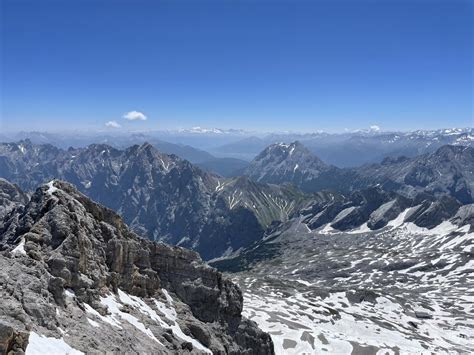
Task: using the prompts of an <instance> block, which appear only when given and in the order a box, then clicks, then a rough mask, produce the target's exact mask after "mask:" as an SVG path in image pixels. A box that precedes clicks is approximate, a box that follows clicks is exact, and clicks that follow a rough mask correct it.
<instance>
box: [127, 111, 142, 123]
mask: <svg viewBox="0 0 474 355" xmlns="http://www.w3.org/2000/svg"><path fill="white" fill-rule="evenodd" d="M123 118H125V119H126V120H129V121H145V120H146V116H145V115H144V114H143V113H142V112H140V111H130V112H127V113H126V114H124V115H123Z"/></svg>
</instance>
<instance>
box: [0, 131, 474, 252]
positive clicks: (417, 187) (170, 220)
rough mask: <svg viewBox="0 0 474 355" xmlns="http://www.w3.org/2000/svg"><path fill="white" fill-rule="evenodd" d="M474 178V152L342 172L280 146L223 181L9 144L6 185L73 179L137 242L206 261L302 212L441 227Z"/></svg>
mask: <svg viewBox="0 0 474 355" xmlns="http://www.w3.org/2000/svg"><path fill="white" fill-rule="evenodd" d="M473 171H474V148H472V147H466V146H443V147H441V148H439V149H438V150H436V151H435V152H433V153H427V154H424V155H420V156H417V157H414V158H406V157H399V158H386V159H385V160H384V161H383V162H382V163H380V164H371V165H364V166H361V167H357V168H345V169H341V168H337V167H335V166H331V165H328V164H325V163H324V162H323V161H322V160H321V159H319V158H318V157H316V156H315V155H314V154H313V153H312V152H311V151H310V150H309V149H307V148H305V147H304V146H303V145H302V144H301V143H299V142H294V143H291V144H282V143H278V144H274V145H271V146H269V147H267V148H266V149H265V150H264V151H263V152H261V154H259V155H258V156H257V157H256V158H255V159H254V160H253V161H252V162H251V163H250V165H249V166H248V167H247V168H245V169H244V170H243V172H244V174H245V175H246V176H241V177H233V178H223V177H220V176H217V175H215V174H213V173H209V172H206V171H204V170H201V169H200V168H198V167H196V166H194V165H193V164H191V163H190V162H188V161H186V160H183V159H181V158H179V157H177V156H176V155H167V154H163V153H161V152H159V151H158V150H157V149H156V148H155V147H154V146H153V145H152V144H149V143H145V144H142V145H134V146H131V147H129V148H127V149H125V150H121V149H116V148H113V147H111V146H109V145H105V144H92V145H90V146H88V147H86V148H69V149H67V150H63V149H60V148H57V147H54V146H52V145H48V144H42V145H36V144H33V143H32V142H31V141H28V140H25V141H19V142H16V143H4V144H0V177H3V178H5V179H7V180H9V181H10V182H13V183H16V184H18V186H19V187H20V188H21V189H23V190H24V191H27V192H29V191H32V190H34V189H35V188H36V187H37V186H38V185H40V184H43V183H45V182H47V181H50V180H52V179H56V178H58V179H63V180H66V181H69V182H71V183H73V184H74V185H75V186H77V188H78V189H79V190H80V191H81V192H83V193H85V194H86V195H88V196H89V197H91V198H93V199H95V200H96V201H98V202H100V203H102V204H104V205H105V206H107V207H109V208H112V209H113V210H115V211H117V212H118V213H119V214H120V215H121V216H122V217H123V218H124V220H125V222H126V223H127V224H129V225H130V227H131V228H132V229H133V230H134V231H135V232H137V233H138V234H140V235H142V236H145V237H147V238H149V239H151V240H157V241H164V242H167V243H170V244H174V245H180V246H184V247H187V248H191V249H193V250H196V251H198V252H199V253H200V254H201V256H202V257H203V258H204V259H206V260H209V259H215V258H221V257H223V256H229V255H233V254H236V253H238V251H239V250H244V249H245V248H247V247H249V246H250V245H252V244H253V243H254V242H256V241H258V240H260V239H261V238H262V237H263V236H264V234H265V233H266V232H267V231H268V228H270V229H271V228H274V226H276V225H278V224H280V223H285V222H286V221H288V220H289V219H291V218H294V217H295V216H298V215H301V214H302V213H303V212H302V211H313V212H311V213H312V214H313V216H312V217H311V222H308V226H310V228H317V227H320V226H322V224H324V223H331V228H336V229H339V230H346V229H350V228H354V227H358V226H361V225H363V224H364V223H367V226H368V227H369V228H375V229H378V228H380V227H383V226H384V225H386V223H388V221H389V220H390V218H392V217H393V216H394V215H396V214H397V213H399V212H400V211H401V210H403V209H404V208H408V207H415V206H417V205H419V204H421V206H422V207H420V208H419V209H418V210H417V211H418V212H417V213H418V215H419V216H418V215H417V216H418V217H415V215H413V216H412V218H413V221H414V222H415V223H417V225H419V226H428V227H432V226H434V224H433V223H440V221H443V220H446V219H447V218H451V217H453V216H454V214H455V213H456V211H457V210H458V209H459V207H460V206H461V205H462V204H469V203H472V202H474V194H473V191H474V176H473V173H472V172H473ZM10 190H11V188H10ZM324 191H326V192H324ZM305 192H306V193H305ZM315 193H316V194H315ZM10 194H11V193H10ZM18 194H21V193H20V192H19V193H17V195H18ZM321 194H322V195H321ZM18 196H20V195H18ZM315 196H316V197H315ZM321 196H326V198H331V201H326V200H324V199H323V200H320V199H321ZM315 198H316V199H319V200H320V201H319V202H318V203H316V204H315V203H313V201H314V199H315ZM4 210H5V211H7V210H8V207H5V208H4ZM425 210H426V211H425ZM4 213H6V212H4ZM430 213H431V214H430Z"/></svg>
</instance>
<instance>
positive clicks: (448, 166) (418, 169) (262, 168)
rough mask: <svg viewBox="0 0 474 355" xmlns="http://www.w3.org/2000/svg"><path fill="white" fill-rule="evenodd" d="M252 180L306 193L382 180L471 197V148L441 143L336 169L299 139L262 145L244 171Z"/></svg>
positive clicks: (395, 187)
mask: <svg viewBox="0 0 474 355" xmlns="http://www.w3.org/2000/svg"><path fill="white" fill-rule="evenodd" d="M244 173H245V174H246V175H247V176H249V177H250V178H251V179H253V180H255V181H260V182H268V183H276V184H282V183H286V182H290V183H293V184H294V185H295V186H297V187H299V188H301V189H302V190H304V191H307V192H316V191H320V190H324V189H328V190H334V191H338V192H350V191H355V190H358V189H364V188H367V187H370V186H375V185H381V186H382V187H383V188H384V189H386V190H389V191H397V192H399V193H402V194H404V195H406V196H408V197H412V196H413V195H414V194H416V193H418V192H421V191H424V192H429V193H433V194H449V195H451V196H453V197H455V198H456V199H458V200H459V201H460V202H462V203H472V202H473V201H474V148H473V147H471V146H461V145H457V146H454V145H446V146H442V147H440V148H438V149H437V150H436V151H434V152H432V153H425V154H423V155H420V156H416V157H413V158H407V157H404V156H402V157H397V158H390V157H389V158H385V159H384V160H383V161H382V162H381V163H380V164H371V165H363V166H360V167H356V168H345V169H340V168H336V167H334V166H330V165H327V164H325V163H323V162H322V161H321V160H320V159H319V158H318V157H316V156H315V155H314V154H313V153H311V152H310V151H309V150H308V149H306V148H305V147H304V146H303V145H302V144H301V143H299V142H294V143H292V144H283V143H277V144H273V145H271V146H269V147H268V148H266V149H265V150H264V151H263V152H262V153H261V154H259V155H258V156H257V157H256V158H255V159H254V160H253V161H252V162H251V163H250V165H249V166H248V167H247V168H246V170H245V172H244Z"/></svg>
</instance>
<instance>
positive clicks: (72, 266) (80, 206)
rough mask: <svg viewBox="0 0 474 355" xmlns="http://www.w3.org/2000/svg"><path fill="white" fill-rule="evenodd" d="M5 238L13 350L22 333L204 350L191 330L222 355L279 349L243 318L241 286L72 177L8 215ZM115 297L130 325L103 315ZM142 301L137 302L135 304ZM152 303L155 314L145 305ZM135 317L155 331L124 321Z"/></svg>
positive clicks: (4, 280) (6, 317)
mask: <svg viewBox="0 0 474 355" xmlns="http://www.w3.org/2000/svg"><path fill="white" fill-rule="evenodd" d="M0 243H1V244H0V248H1V252H0V264H1V265H0V283H1V284H2V285H4V288H2V290H1V291H0V295H1V296H0V297H1V298H2V304H1V305H0V321H1V322H0V325H1V327H0V333H1V334H2V336H1V337H0V346H3V348H4V349H11V348H12V346H13V345H12V344H23V345H20V348H22V347H24V346H25V342H22V341H21V339H23V338H22V336H23V335H22V334H24V333H26V334H27V333H28V332H30V331H31V332H35V333H37V334H42V335H45V336H48V337H54V338H60V337H61V336H62V337H63V338H64V339H65V340H66V341H67V343H68V344H69V345H71V346H72V347H73V348H75V349H78V350H80V351H115V350H120V351H139V352H156V351H161V352H164V353H167V352H170V353H175V352H176V351H177V350H178V349H179V352H184V353H186V352H189V351H195V352H196V351H197V352H199V351H201V352H202V349H199V348H198V347H196V345H195V344H194V347H193V343H190V342H189V341H187V340H186V339H185V337H186V336H188V337H190V338H192V339H197V341H198V342H199V343H200V344H201V346H203V347H205V348H207V349H210V350H211V351H213V352H214V353H222V354H224V353H235V354H237V353H249V354H250V353H260V354H272V353H273V346H272V342H271V340H270V338H269V336H268V335H267V334H266V333H263V332H262V331H260V330H259V329H258V328H257V326H256V325H255V323H253V322H250V321H248V320H247V319H245V318H243V317H242V316H241V311H242V294H241V291H240V290H239V288H238V287H237V286H236V285H235V284H233V283H232V282H231V281H230V280H228V279H226V278H225V277H223V276H222V275H221V274H220V273H219V272H217V271H216V270H215V269H213V268H210V267H208V266H206V265H205V264H203V263H202V262H201V259H200V258H199V256H198V254H196V253H195V252H192V251H189V250H186V249H182V248H179V247H171V246H168V245H165V244H160V243H156V242H152V241H149V240H145V239H142V238H140V237H138V236H137V235H136V234H134V233H133V232H131V231H130V230H129V229H128V227H127V226H126V225H125V224H124V223H123V221H122V220H121V218H120V217H119V216H118V215H117V214H116V213H114V212H113V211H112V210H110V209H107V208H105V207H102V206H101V205H99V204H96V203H95V202H93V201H91V200H90V199H88V198H87V197H86V196H84V195H82V194H81V193H79V192H78V191H77V190H76V189H75V188H74V187H73V186H72V185H70V184H68V183H64V182H60V181H54V182H51V183H50V184H49V185H47V186H43V187H41V188H39V189H38V190H37V191H36V192H35V193H34V194H33V196H32V198H31V200H30V201H29V202H28V204H27V205H26V206H25V207H24V210H23V209H18V210H15V211H13V212H12V213H11V214H10V215H9V216H8V218H7V219H6V220H5V221H4V225H3V227H2V229H0ZM168 294H170V295H172V297H171V298H172V300H169V299H168V296H167V295H168ZM124 295H127V296H124ZM107 297H109V298H108V299H109V300H115V301H117V302H119V303H120V306H121V307H122V308H120V311H121V312H122V311H123V312H125V313H123V314H125V315H123V314H122V313H120V314H122V315H121V316H120V317H121V318H120V317H118V316H116V317H117V318H118V321H120V322H119V326H120V327H121V328H120V329H119V328H118V327H117V326H113V325H110V324H108V323H107V322H104V319H103V318H101V317H109V318H107V319H109V322H110V321H111V318H110V317H112V316H113V312H114V311H113V309H112V308H110V305H107V302H106V301H105V300H106V299H107ZM127 297H128V298H127ZM133 297H136V298H133ZM132 298H133V300H134V301H133V302H135V303H133V302H132V301H127V300H129V299H132ZM164 299H165V300H166V301H163V300H164ZM157 300H158V301H159V302H164V303H166V302H168V303H166V304H167V306H168V307H171V304H173V307H174V311H173V312H175V314H176V315H177V316H176V317H177V320H176V322H175V323H176V324H178V326H179V327H180V328H181V329H182V332H183V333H184V334H185V336H184V338H183V336H181V337H180V336H179V334H178V333H177V332H176V331H170V328H169V327H168V326H167V325H166V323H161V321H158V320H157V319H156V318H157V317H158V316H160V315H161V316H162V314H166V312H163V310H162V309H160V308H159V307H158V308H157V306H156V301H157ZM115 301H114V302H115ZM127 302H128V303H127ZM130 302H132V303H130ZM140 302H143V304H145V306H143V305H141V306H138V304H142V303H140ZM146 305H148V307H151V308H150V309H151V311H150V310H148V311H143V309H145V308H146ZM91 310H92V311H91ZM140 310H141V311H140ZM94 312H95V313H94ZM111 312H112V315H111V314H110V313H111ZM153 312H157V313H154V314H155V315H156V314H158V316H155V318H153V316H150V314H152V313H153ZM160 312H161V313H160ZM169 312H171V311H169ZM91 314H92V315H91ZM94 314H95V315H94ZM117 314H118V313H117ZM127 315H128V316H127ZM129 316H132V317H135V318H136V319H138V320H139V321H140V322H141V323H143V324H144V328H145V329H147V330H148V331H149V332H150V333H148V335H144V331H143V329H141V328H139V327H138V328H137V327H133V326H131V324H132V323H133V322H132V323H130V321H128V322H127V321H124V320H123V319H125V318H124V317H129ZM87 317H89V319H90V320H92V322H90V321H88V318H87ZM117 318H116V320H117ZM122 318H123V319H122ZM162 318H163V319H166V318H165V317H163V316H162ZM94 322H95V324H96V325H97V324H99V326H100V328H99V329H100V330H99V332H100V333H101V334H100V335H98V336H95V337H94V336H92V337H88V335H89V334H94V333H97V330H96V329H94V328H95V326H94V325H92V324H93V323H94ZM168 323H170V320H169V319H168ZM140 329H141V330H142V331H140ZM123 330H125V331H126V336H124V333H123ZM64 331H65V332H66V333H63V332H64ZM4 334H6V335H4ZM12 334H13V335H12ZM14 334H19V335H18V336H15V335H14ZM17 338H18V339H19V340H18V339H17ZM15 339H17V340H15ZM188 340H189V339H188Z"/></svg>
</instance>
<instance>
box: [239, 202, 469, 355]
mask: <svg viewBox="0 0 474 355" xmlns="http://www.w3.org/2000/svg"><path fill="white" fill-rule="evenodd" d="M408 212H409V211H404V212H402V213H401V214H400V216H397V218H395V219H393V220H392V221H391V223H390V225H388V226H386V227H384V228H383V229H380V230H377V231H370V230H367V229H366V228H357V229H354V230H352V231H347V232H340V231H337V230H334V229H331V228H320V229H318V230H314V231H311V230H310V229H309V228H308V227H307V225H305V224H304V223H303V222H302V219H295V220H293V221H291V222H290V223H288V224H287V225H286V226H285V228H284V229H283V230H280V231H279V232H276V233H274V234H273V235H270V236H268V237H267V239H266V241H265V242H263V243H261V244H260V245H258V246H255V248H254V250H253V251H252V252H253V253H254V255H259V256H260V259H259V260H258V261H255V262H254V263H253V264H252V265H251V268H250V269H249V270H247V271H244V272H239V273H237V274H233V277H234V280H235V281H236V282H238V283H239V284H240V285H241V286H242V288H243V290H244V314H245V315H246V316H247V317H249V318H250V319H252V320H254V321H256V322H257V324H259V326H260V327H261V328H262V329H263V330H265V331H267V332H269V333H270V335H271V336H272V339H273V341H274V343H275V350H276V353H277V354H301V353H308V354H321V353H328V354H331V353H338V354H351V353H354V352H355V353H374V354H375V353H386V352H388V353H390V354H393V353H406V354H413V353H417V354H418V353H424V352H432V353H471V352H473V351H474V346H473V343H472V339H473V338H474V315H473V314H474V313H473V312H474V306H473V305H474V277H473V273H474V263H473V256H474V233H473V230H472V227H471V226H470V225H468V224H467V225H461V226H460V225H456V224H453V223H452V222H449V221H445V222H443V223H441V224H440V225H438V226H436V227H435V228H432V229H427V228H421V227H417V226H416V225H414V224H413V223H411V222H403V220H404V218H405V216H406V215H407V214H408ZM265 255H267V256H265ZM268 255H270V257H269V256H268Z"/></svg>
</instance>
